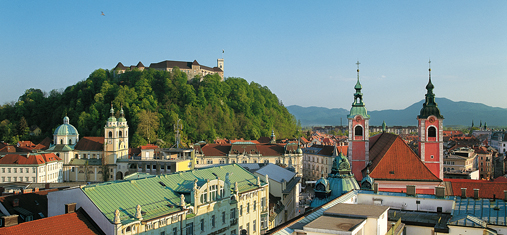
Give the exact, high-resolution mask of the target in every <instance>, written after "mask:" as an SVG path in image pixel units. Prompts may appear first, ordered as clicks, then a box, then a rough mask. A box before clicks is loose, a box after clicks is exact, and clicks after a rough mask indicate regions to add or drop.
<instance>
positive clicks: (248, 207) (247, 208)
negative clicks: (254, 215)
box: [246, 203, 250, 214]
mask: <svg viewBox="0 0 507 235" xmlns="http://www.w3.org/2000/svg"><path fill="white" fill-rule="evenodd" d="M246 213H247V214H248V213H250V203H247V204H246Z"/></svg>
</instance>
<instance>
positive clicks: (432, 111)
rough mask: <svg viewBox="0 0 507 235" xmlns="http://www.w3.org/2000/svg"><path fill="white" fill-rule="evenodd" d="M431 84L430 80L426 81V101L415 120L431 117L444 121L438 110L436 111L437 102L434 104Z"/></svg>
mask: <svg viewBox="0 0 507 235" xmlns="http://www.w3.org/2000/svg"><path fill="white" fill-rule="evenodd" d="M433 88H434V86H433V83H431V78H430V79H429V81H428V85H426V90H427V93H426V101H425V102H424V104H423V108H422V109H421V112H420V114H419V116H417V118H421V119H424V118H428V117H429V116H431V115H433V116H435V117H437V118H439V119H444V116H442V115H441V114H440V109H438V105H437V102H435V94H433Z"/></svg>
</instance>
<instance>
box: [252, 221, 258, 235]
mask: <svg viewBox="0 0 507 235" xmlns="http://www.w3.org/2000/svg"><path fill="white" fill-rule="evenodd" d="M252 230H253V232H254V233H255V231H256V230H257V220H254V221H253V224H252Z"/></svg>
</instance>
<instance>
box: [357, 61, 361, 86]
mask: <svg viewBox="0 0 507 235" xmlns="http://www.w3.org/2000/svg"><path fill="white" fill-rule="evenodd" d="M356 64H357V80H358V81H359V65H360V64H361V63H359V60H358V61H357V63H356Z"/></svg>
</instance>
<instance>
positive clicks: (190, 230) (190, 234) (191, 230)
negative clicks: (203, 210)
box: [186, 223, 194, 235]
mask: <svg viewBox="0 0 507 235" xmlns="http://www.w3.org/2000/svg"><path fill="white" fill-rule="evenodd" d="M186 230H187V231H186V232H187V235H193V234H194V223H188V224H187V227H186Z"/></svg>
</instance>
